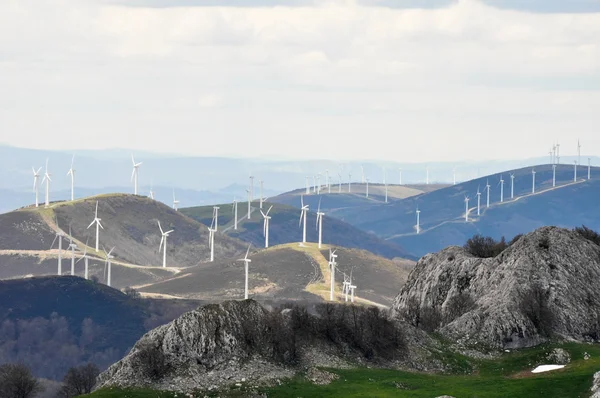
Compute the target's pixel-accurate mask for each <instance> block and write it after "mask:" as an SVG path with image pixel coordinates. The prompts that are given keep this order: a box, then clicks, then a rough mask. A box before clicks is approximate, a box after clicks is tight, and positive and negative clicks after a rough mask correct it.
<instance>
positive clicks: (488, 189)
mask: <svg viewBox="0 0 600 398" xmlns="http://www.w3.org/2000/svg"><path fill="white" fill-rule="evenodd" d="M485 187H486V188H487V202H486V208H488V207H490V181H489V180H485Z"/></svg>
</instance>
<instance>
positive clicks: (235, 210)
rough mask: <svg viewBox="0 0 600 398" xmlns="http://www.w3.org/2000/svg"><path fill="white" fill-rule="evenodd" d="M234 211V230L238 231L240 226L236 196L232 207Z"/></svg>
mask: <svg viewBox="0 0 600 398" xmlns="http://www.w3.org/2000/svg"><path fill="white" fill-rule="evenodd" d="M231 211H232V212H233V230H234V231H237V229H238V228H237V227H238V202H237V200H236V198H233V206H232V207H231Z"/></svg>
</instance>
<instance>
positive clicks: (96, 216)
mask: <svg viewBox="0 0 600 398" xmlns="http://www.w3.org/2000/svg"><path fill="white" fill-rule="evenodd" d="M94 217H95V218H98V201H96V215H95V216H94Z"/></svg>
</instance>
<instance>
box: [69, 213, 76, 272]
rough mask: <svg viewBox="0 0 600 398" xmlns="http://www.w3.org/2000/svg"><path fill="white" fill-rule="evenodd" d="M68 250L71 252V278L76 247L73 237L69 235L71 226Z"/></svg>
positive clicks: (73, 270)
mask: <svg viewBox="0 0 600 398" xmlns="http://www.w3.org/2000/svg"><path fill="white" fill-rule="evenodd" d="M69 249H70V250H71V276H75V250H76V249H77V245H76V244H75V242H74V241H73V235H71V226H70V225H69Z"/></svg>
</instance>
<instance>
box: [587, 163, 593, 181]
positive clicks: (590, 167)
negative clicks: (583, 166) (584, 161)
mask: <svg viewBox="0 0 600 398" xmlns="http://www.w3.org/2000/svg"><path fill="white" fill-rule="evenodd" d="M591 177H592V158H588V180H590V179H591Z"/></svg>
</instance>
